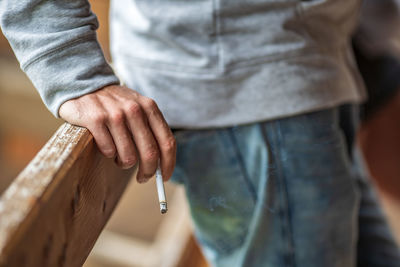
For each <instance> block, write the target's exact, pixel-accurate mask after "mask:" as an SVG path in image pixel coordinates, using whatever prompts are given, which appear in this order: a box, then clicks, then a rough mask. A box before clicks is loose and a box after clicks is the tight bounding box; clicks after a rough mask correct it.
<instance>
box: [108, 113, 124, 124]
mask: <svg viewBox="0 0 400 267" xmlns="http://www.w3.org/2000/svg"><path fill="white" fill-rule="evenodd" d="M124 119H125V114H124V112H123V111H122V110H117V111H114V112H112V113H110V114H109V120H110V121H111V122H113V123H115V124H121V123H124Z"/></svg>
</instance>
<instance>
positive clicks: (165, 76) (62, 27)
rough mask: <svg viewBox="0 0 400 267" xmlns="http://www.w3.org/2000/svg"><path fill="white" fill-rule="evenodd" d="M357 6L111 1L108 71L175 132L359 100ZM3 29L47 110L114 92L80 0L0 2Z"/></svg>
mask: <svg viewBox="0 0 400 267" xmlns="http://www.w3.org/2000/svg"><path fill="white" fill-rule="evenodd" d="M360 2H361V1H360V0H308V1H301V0H114V1H112V3H111V48H112V54H113V62H114V64H115V70H116V72H117V73H118V75H119V77H120V79H121V80H122V81H123V82H124V83H126V84H127V85H128V86H129V87H130V88H132V89H134V90H137V91H139V92H140V93H142V94H143V95H146V96H149V97H152V98H154V99H155V100H156V101H157V103H158V105H159V106H160V109H161V111H162V112H163V113H164V115H165V117H166V119H167V121H168V123H169V124H170V125H171V126H172V127H187V128H204V127H222V126H231V125H237V124H244V123H251V122H256V121H262V120H267V119H274V118H279V117H284V116H291V115H294V114H299V113H304V112H307V111H312V110H317V109H323V108H328V107H331V106H335V105H339V104H342V103H346V102H359V101H361V100H363V99H364V93H363V92H364V91H363V85H362V82H361V79H360V78H359V74H358V71H357V69H356V67H355V63H354V60H353V55H352V51H351V48H350V35H351V33H352V31H353V29H354V27H355V25H356V22H357V17H358V10H359V6H360ZM0 15H1V17H0V19H1V27H2V30H3V32H4V34H5V36H6V37H7V38H8V40H9V41H10V44H11V46H12V48H13V50H14V52H15V54H16V56H17V58H18V60H19V61H20V63H21V68H22V69H23V70H24V71H25V72H26V73H27V75H28V76H29V78H30V79H31V80H32V82H33V84H34V85H35V87H36V88H37V90H38V91H39V93H40V95H41V97H42V99H43V101H44V103H45V104H46V106H47V107H48V109H49V110H50V111H51V112H52V113H53V114H54V115H55V116H57V117H58V116H59V115H58V109H59V107H60V105H61V104H62V103H64V102H65V101H67V100H69V99H72V98H76V97H79V96H82V95H84V94H87V93H90V92H93V91H95V90H98V89H99V88H101V87H103V86H105V85H108V84H115V83H119V80H118V78H117V77H116V76H115V74H114V72H113V70H112V69H111V68H110V66H109V65H108V64H107V62H106V61H105V59H104V57H103V55H102V52H101V50H100V47H99V45H98V43H97V40H96V35H95V30H96V29H97V26H98V23H97V20H96V17H95V15H94V14H93V13H91V11H90V7H89V4H88V2H87V1H85V0H74V1H66V0H65V1H61V0H57V1H56V0H52V1H46V0H18V1H16V0H0Z"/></svg>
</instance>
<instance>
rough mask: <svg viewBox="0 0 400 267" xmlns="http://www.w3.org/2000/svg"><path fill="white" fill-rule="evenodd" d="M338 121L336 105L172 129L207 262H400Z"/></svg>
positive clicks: (326, 266)
mask: <svg viewBox="0 0 400 267" xmlns="http://www.w3.org/2000/svg"><path fill="white" fill-rule="evenodd" d="M348 117H349V118H350V117H351V116H348ZM342 122H343V121H341V118H340V110H339V108H332V109H326V110H323V111H317V112H312V113H307V114H303V115H298V116H293V117H289V118H283V119H277V120H273V121H267V122H261V123H255V124H251V125H244V126H237V127H231V128H224V129H212V130H183V131H177V132H176V133H175V135H176V139H177V143H178V156H177V167H176V169H175V172H174V176H173V180H174V181H176V182H180V183H183V184H184V186H185V189H186V193H187V197H188V201H189V204H190V210H191V214H192V218H193V221H194V226H195V235H196V237H197V239H198V241H199V243H200V245H201V247H202V250H203V252H204V254H205V256H206V258H207V259H208V260H209V262H210V263H211V264H212V265H213V266H226V267H239V266H240V267H242V266H243V267H252V266H271V267H280V266H297V267H313V266H315V267H330V266H335V267H347V266H357V265H358V266H400V257H399V253H398V249H397V247H396V244H395V242H394V241H393V239H392V236H391V233H390V230H389V228H388V226H387V224H386V221H385V219H384V217H383V215H382V212H381V210H380V208H379V206H378V204H377V201H376V198H375V196H374V193H373V192H372V189H371V187H370V185H369V182H368V180H367V179H365V177H362V176H361V175H359V173H360V172H359V171H358V170H359V169H360V168H354V164H353V161H352V159H351V157H350V156H349V153H348V150H347V148H348V146H349V144H348V143H347V142H346V138H345V135H344V132H346V133H348V132H350V133H352V132H353V130H354V127H355V125H354V123H352V121H351V120H349V121H348V122H347V123H342ZM342 125H345V126H344V127H347V129H343V126H342ZM346 125H347V126H346ZM350 128H353V129H350ZM350 135H351V134H350ZM346 136H347V135H346Z"/></svg>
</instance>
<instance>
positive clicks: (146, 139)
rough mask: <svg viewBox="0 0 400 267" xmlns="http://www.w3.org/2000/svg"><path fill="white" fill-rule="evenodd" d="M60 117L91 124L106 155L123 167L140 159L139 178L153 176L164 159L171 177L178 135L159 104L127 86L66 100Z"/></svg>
mask: <svg viewBox="0 0 400 267" xmlns="http://www.w3.org/2000/svg"><path fill="white" fill-rule="evenodd" d="M59 113H60V116H62V118H64V119H65V120H66V121H68V122H70V123H73V124H76V125H79V126H84V127H87V128H88V129H89V130H90V132H91V133H92V134H93V137H94V139H95V141H96V144H97V146H98V148H99V150H100V151H101V153H102V154H104V155H105V156H106V157H109V158H111V157H115V156H116V160H117V162H118V165H119V166H120V167H122V168H130V167H132V166H134V165H135V164H136V163H137V162H139V170H138V175H137V178H138V181H139V182H145V181H147V180H148V179H149V178H150V177H152V176H153V175H154V173H155V171H156V169H157V166H158V162H160V165H161V170H162V174H163V177H164V179H165V180H168V179H169V178H170V177H171V175H172V172H173V170H174V167H175V158H176V143H175V138H174V136H173V134H172V132H171V130H170V128H169V126H168V124H167V123H166V121H165V119H164V117H163V115H162V113H161V112H160V110H159V108H158V107H157V104H156V103H155V102H154V101H153V100H152V99H150V98H147V97H144V96H141V95H140V94H138V93H137V92H135V91H133V90H131V89H129V88H126V87H123V86H116V85H113V86H106V87H104V88H103V89H100V90H98V91H95V92H93V93H90V94H87V95H84V96H82V97H79V98H76V99H72V100H69V101H67V102H65V103H64V104H63V105H62V106H61V108H60V112H59Z"/></svg>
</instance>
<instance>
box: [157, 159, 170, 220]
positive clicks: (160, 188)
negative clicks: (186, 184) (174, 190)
mask: <svg viewBox="0 0 400 267" xmlns="http://www.w3.org/2000/svg"><path fill="white" fill-rule="evenodd" d="M156 185H157V193H158V201H159V202H160V212H161V214H164V213H167V211H168V208H167V198H166V197H165V189H164V181H163V177H162V174H161V169H160V166H158V167H157V170H156Z"/></svg>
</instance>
